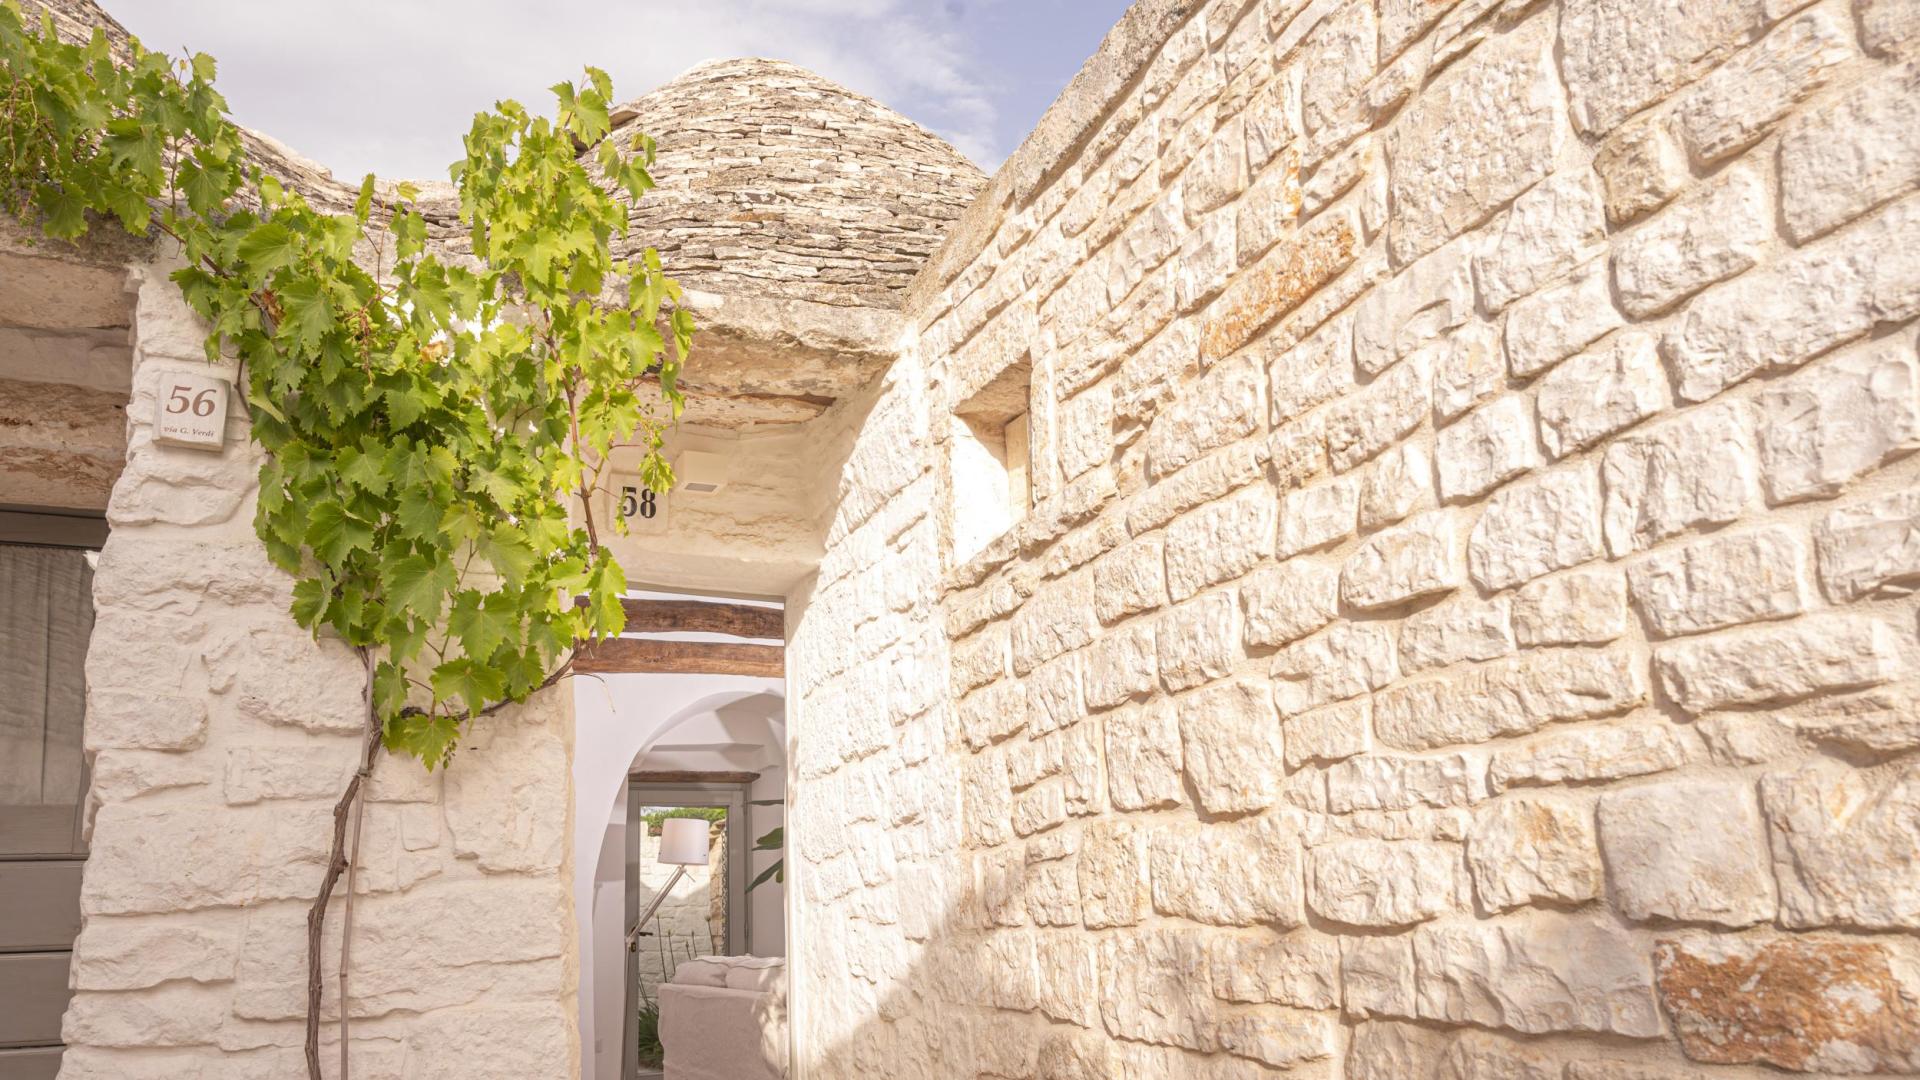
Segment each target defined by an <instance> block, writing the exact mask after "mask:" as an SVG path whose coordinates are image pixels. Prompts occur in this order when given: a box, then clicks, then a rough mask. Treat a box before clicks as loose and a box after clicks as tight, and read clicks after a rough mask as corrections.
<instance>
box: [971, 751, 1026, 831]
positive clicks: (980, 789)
mask: <svg viewBox="0 0 1920 1080" xmlns="http://www.w3.org/2000/svg"><path fill="white" fill-rule="evenodd" d="M960 783H961V791H960V793H961V799H962V804H961V806H962V810H963V811H964V816H963V817H962V819H961V820H962V821H963V823H964V824H965V825H966V831H967V839H968V840H969V841H971V842H972V843H974V844H977V845H979V846H981V847H991V846H993V845H994V844H1003V843H1005V842H1007V841H1008V840H1011V839H1013V787H1012V784H1011V782H1010V781H1009V779H1008V777H1007V759H1006V758H1005V757H1004V756H1003V755H1001V754H998V753H993V752H991V751H989V752H987V753H984V754H979V755H976V756H975V757H974V758H973V760H971V761H969V762H967V764H966V767H965V770H964V773H963V775H962V777H961V782H960Z"/></svg>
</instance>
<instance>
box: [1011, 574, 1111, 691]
mask: <svg viewBox="0 0 1920 1080" xmlns="http://www.w3.org/2000/svg"><path fill="white" fill-rule="evenodd" d="M1092 580H1093V576H1092V575H1090V574H1085V573H1082V574H1077V575H1074V576H1072V577H1066V578H1061V579H1059V580H1058V581H1052V582H1048V583H1047V584H1045V585H1042V586H1041V587H1040V588H1039V589H1037V590H1036V591H1035V592H1034V594H1033V595H1032V596H1030V597H1028V598H1027V601H1026V603H1024V604H1022V605H1021V606H1020V610H1019V611H1017V612H1015V613H1014V616H1013V624H1012V627H1011V629H1010V631H1009V633H1010V638H1011V643H1012V647H1013V670H1014V672H1015V673H1016V674H1020V675H1025V674H1026V673H1027V672H1029V671H1032V670H1033V669H1034V668H1036V667H1039V666H1040V665H1041V664H1044V663H1046V662H1047V661H1048V660H1051V659H1053V658H1054V657H1056V656H1059V655H1061V654H1062V653H1066V652H1070V651H1072V650H1074V649H1077V648H1079V647H1081V646H1082V645H1085V644H1086V643H1087V642H1089V641H1092V640H1093V635H1094V627H1095V622H1094V604H1093V596H1092V595H1091V593H1090V591H1089V589H1090V586H1091V584H1092Z"/></svg>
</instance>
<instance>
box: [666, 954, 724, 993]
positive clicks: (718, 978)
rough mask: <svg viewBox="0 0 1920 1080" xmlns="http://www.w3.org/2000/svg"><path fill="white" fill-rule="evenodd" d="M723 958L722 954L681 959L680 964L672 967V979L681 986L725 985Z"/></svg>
mask: <svg viewBox="0 0 1920 1080" xmlns="http://www.w3.org/2000/svg"><path fill="white" fill-rule="evenodd" d="M724 960H726V957H724V956H702V957H700V958H699V959H697V960H682V961H681V962H680V966H679V967H676V968H674V969H673V981H674V982H676V983H678V984H680V985H681V986H725V985H727V965H726V964H725V963H723V962H722V961H724Z"/></svg>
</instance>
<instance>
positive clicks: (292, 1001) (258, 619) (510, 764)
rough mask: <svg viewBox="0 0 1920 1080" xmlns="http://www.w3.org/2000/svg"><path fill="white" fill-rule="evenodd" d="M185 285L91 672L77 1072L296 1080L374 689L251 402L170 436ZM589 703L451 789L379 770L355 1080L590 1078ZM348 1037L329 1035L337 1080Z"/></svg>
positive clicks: (104, 1079) (489, 750)
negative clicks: (184, 444)
mask: <svg viewBox="0 0 1920 1080" xmlns="http://www.w3.org/2000/svg"><path fill="white" fill-rule="evenodd" d="M167 269H168V268H167V267H165V266H160V267H148V268H144V269H139V270H136V271H135V273H136V275H137V276H138V277H139V278H140V281H139V285H138V310H137V316H136V321H135V327H134V334H135V349H134V368H133V376H132V386H133V397H132V401H131V403H130V405H129V406H128V408H127V440H126V446H127V465H126V469H125V472H124V473H123V474H122V475H121V477H120V479H119V481H118V482H117V484H116V485H115V486H114V489H113V496H112V501H111V503H110V505H109V507H108V511H107V514H108V519H109V521H110V523H111V525H112V530H113V531H112V534H111V536H110V538H109V540H108V541H107V545H106V548H105V549H104V551H103V552H102V553H101V556H100V565H99V569H98V573H97V575H96V578H95V586H94V597H95V602H96V606H97V609H98V617H97V621H96V624H95V629H94V634H93V641H92V645H91V647H90V649H89V650H88V655H87V681H88V699H87V725H86V726H87V731H86V739H87V749H88V751H89V752H90V753H91V754H92V755H93V788H92V822H91V844H92V852H91V857H90V859H89V861H88V863H87V868H86V875H85V881H84V885H83V891H82V909H83V913H84V918H85V923H84V928H83V929H82V931H81V934H80V938H79V941H78V943H77V944H76V947H75V952H74V963H73V972H72V984H73V986H74V988H75V990H76V991H77V992H76V994H75V997H74V1000H73V1005H72V1007H71V1008H70V1010H69V1011H68V1013H67V1016H66V1021H65V1036H66V1041H67V1043H68V1044H69V1049H68V1051H67V1054H66V1058H65V1062H64V1065H63V1068H62V1070H61V1073H60V1075H61V1077H62V1078H63V1080H91V1078H101V1080H108V1078H111V1080H158V1078H161V1077H168V1078H172V1077H183V1076H192V1077H197V1078H206V1080H228V1078H247V1080H252V1078H261V1080H265V1078H269V1077H271V1078H276V1080H278V1078H284V1077H288V1076H298V1075H304V1065H303V1064H302V1062H301V1050H300V1047H301V1044H302V1039H303V1036H304V1025H303V1022H302V1019H301V1018H302V1017H303V1016H304V1010H305V959H306V928H305V920H306V912H307V908H308V905H309V903H310V902H311V898H312V897H313V895H314V894H315V893H316V892H317V891H318V888H319V884H320V879H321V876H322V873H323V870H324V863H325V859H326V853H327V846H328V844H329V843H330V840H331V837H332V806H333V803H334V801H335V800H336V799H337V798H338V797H339V793H340V791H341V789H342V787H343V785H344V783H345V781H346V778H347V776H348V775H349V774H350V773H351V771H352V770H353V768H354V767H355V764H356V761H357V758H358V754H359V747H360V745H361V738H360V735H359V732H360V731H361V730H362V720H361V709H362V704H361V684H362V679H363V675H362V669H361V666H360V664H359V661H358V660H357V659H356V658H355V657H354V655H353V654H352V652H351V651H350V650H349V649H348V648H347V647H346V646H345V645H343V644H341V643H340V642H338V641H331V640H323V641H320V642H315V641H314V640H312V639H311V638H310V637H308V636H307V635H306V634H305V633H304V632H302V631H301V630H300V629H299V628H298V627H297V626H296V625H295V624H294V622H293V620H292V618H291V616H290V615H289V614H288V603H289V600H290V596H291V582H290V580H289V579H288V578H287V577H286V575H284V574H282V573H281V572H280V571H278V570H276V569H274V568H273V567H272V566H271V565H270V564H269V563H268V562H267V561H266V556H265V554H264V553H263V551H262V549H261V546H260V542H259V540H258V539H257V538H256V537H255V535H254V532H253V528H252V517H253V497H254V491H255V489H256V487H257V484H256V480H255V472H256V469H257V467H258V457H257V455H258V450H257V449H256V448H254V447H253V446H252V445H251V443H250V442H249V441H248V438H247V430H246V420H245V418H244V414H243V412H242V411H241V409H240V407H239V404H238V401H237V399H236V401H235V402H234V403H233V408H232V410H231V412H230V413H229V416H228V420H227V444H226V448H225V451H224V453H222V454H219V455H213V454H209V453H204V452H200V451H195V450H187V449H176V448H170V447H162V446H156V445H154V443H153V442H152V439H151V420H152V417H153V408H154V405H153V403H154V398H155V393H156V388H157V387H159V386H160V385H161V384H162V383H163V381H164V379H165V377H166V375H167V373H168V372H171V371H197V372H205V371H206V364H205V361H204V359H203V354H202V351H201V344H200V343H201V339H202V335H203V331H202V330H201V329H200V327H199V326H198V325H197V324H196V322H195V320H194V317H193V316H192V314H191V313H190V312H188V311H187V310H186V308H185V306H184V304H183V303H182V302H181V301H180V299H179V295H178V291H177V289H176V287H175V286H174V285H173V284H172V283H171V282H170V281H168V280H167V278H166V271H167ZM227 374H228V375H229V376H231V374H232V372H231V366H230V365H229V370H228V372H227ZM571 701H572V688H571V687H570V686H566V687H560V688H558V689H556V690H553V691H550V692H548V693H547V694H545V695H543V696H542V698H541V699H536V701H535V702H533V703H530V704H529V705H527V706H524V707H520V708H517V709H509V710H505V711H503V712H502V713H500V714H497V715H495V716H493V717H490V718H488V720H486V721H485V722H483V723H481V724H479V725H478V726H477V728H476V730H475V731H474V733H473V735H472V737H471V740H470V741H469V742H468V743H467V744H465V745H463V747H462V748H461V750H460V751H459V753H458V754H457V756H456V757H455V759H454V761H453V763H452V764H451V765H450V766H449V767H448V768H447V769H446V770H445V771H444V772H443V773H437V774H433V775H429V774H427V773H426V772H425V771H424V770H423V769H421V768H420V767H419V766H418V765H417V764H409V763H407V762H404V761H402V760H400V759H397V758H393V757H388V756H384V755H383V756H382V757H381V759H380V761H379V763H378V765H377V767H376V769H375V772H374V775H373V779H372V786H371V789H370V797H369V802H368V805H367V812H366V819H365V826H364V829H365V831H364V834H363V836H362V839H361V846H360V853H361V854H360V864H361V865H360V873H359V899H358V901H357V907H356V911H355V924H354V934H353V961H352V983H351V1015H352V1016H353V1017H355V1023H354V1025H353V1040H354V1046H353V1049H354V1071H353V1075H354V1076H355V1077H357V1078H364V1080H383V1078H400V1077H406V1078H407V1080H424V1078H431V1077H459V1078H462V1080H473V1078H478V1077H499V1078H503V1080H504V1078H509V1077H511V1078H514V1080H520V1078H524V1077H571V1076H575V1075H577V1073H578V1048H577V1037H576V1032H575V1019H574V1009H573V995H574V992H575V986H576V983H577V977H576V974H575V970H574V966H575V938H574V926H573V918H572V913H571V912H572V909H571V903H572V900H571V889H570V880H571V868H570V866H569V865H568V863H569V855H568V836H569V831H570V828H571V820H570V813H571V804H572V793H571V785H570V783H569V779H568V777H569V772H568V760H569V754H570V752H571V741H572V713H571V705H570V702H571ZM335 895H336V901H335V903H334V906H333V923H334V924H333V926H332V927H330V929H329V932H328V956H329V961H328V968H329V970H328V975H327V984H326V1001H327V1006H326V1008H327V1014H328V1016H329V1017H333V1016H336V1015H337V1014H338V1001H337V998H336V996H335V995H336V991H337V983H336V982H335V976H334V972H333V968H334V966H335V965H336V964H337V960H338V951H337V950H338V942H339V927H338V923H339V916H340V904H339V902H338V897H339V896H340V895H341V894H340V893H336V894H335ZM336 1039H337V1031H336V1030H335V1029H334V1028H333V1027H332V1025H331V1024H329V1027H328V1031H327V1042H328V1046H327V1047H326V1048H325V1052H324V1053H323V1058H325V1060H326V1061H327V1068H328V1070H329V1072H328V1075H332V1074H333V1073H332V1070H333V1069H334V1067H335V1062H336V1061H337V1041H336Z"/></svg>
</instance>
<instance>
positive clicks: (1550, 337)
mask: <svg viewBox="0 0 1920 1080" xmlns="http://www.w3.org/2000/svg"><path fill="white" fill-rule="evenodd" d="M1620 324H1621V317H1620V311H1619V309H1618V308H1616V307H1614V305H1613V285H1612V283H1611V281H1610V279H1609V276H1608V273H1607V260H1605V259H1595V260H1593V261H1592V262H1589V263H1587V264H1586V265H1585V266H1583V267H1581V268H1580V269H1578V270H1576V271H1574V273H1573V276H1572V277H1570V278H1568V279H1567V280H1566V281H1564V282H1561V283H1560V284H1558V285H1553V286H1550V287H1548V288H1546V289H1544V290H1542V291H1540V292H1537V293H1535V294H1533V295H1532V296H1529V297H1527V298H1526V299H1525V300H1521V301H1518V302H1517V303H1515V304H1514V305H1513V308H1512V309H1511V310H1509V311H1508V312H1507V327H1506V343H1507V366H1508V367H1509V368H1510V369H1511V370H1512V371H1513V374H1514V375H1515V376H1516V377H1518V378H1522V379H1525V378H1530V377H1532V376H1534V375H1537V374H1539V373H1540V372H1542V371H1545V370H1546V369H1547V368H1550V367H1552V366H1553V365H1555V364H1557V363H1559V362H1560V361H1562V360H1564V359H1566V358H1567V357H1569V356H1572V355H1573V354H1574V353H1576V352H1579V351H1580V350H1581V349H1584V348H1586V347H1587V346H1588V345H1589V344H1591V343H1592V342H1594V341H1597V340H1599V339H1600V338H1601V337H1602V336H1604V335H1605V334H1606V333H1607V332H1608V331H1610V330H1612V329H1614V328H1615V327H1617V326H1619V325H1620Z"/></svg>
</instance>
